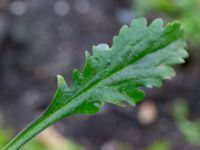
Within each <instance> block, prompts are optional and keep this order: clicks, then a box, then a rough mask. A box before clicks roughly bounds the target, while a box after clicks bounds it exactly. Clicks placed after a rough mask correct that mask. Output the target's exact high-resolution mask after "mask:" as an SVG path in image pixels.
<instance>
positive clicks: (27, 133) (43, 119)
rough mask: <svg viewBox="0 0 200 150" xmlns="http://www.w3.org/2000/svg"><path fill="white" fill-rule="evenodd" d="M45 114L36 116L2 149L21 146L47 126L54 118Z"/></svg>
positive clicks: (10, 149)
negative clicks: (49, 117)
mask: <svg viewBox="0 0 200 150" xmlns="http://www.w3.org/2000/svg"><path fill="white" fill-rule="evenodd" d="M47 118H48V117H47V116H45V115H41V116H40V117H38V118H37V119H36V120H35V121H34V122H33V123H32V124H30V125H29V126H28V127H27V128H26V129H25V130H23V131H22V132H20V133H19V134H18V135H17V136H16V137H15V138H14V139H13V140H11V141H10V142H9V143H8V144H7V145H6V146H4V147H3V149H2V150H17V149H19V148H20V147H22V146H23V145H24V144H25V143H26V142H28V141H29V140H30V139H32V138H33V137H35V136H36V135H37V134H39V133H40V132H41V131H42V130H44V129H46V128H47V127H49V126H50V125H51V124H53V123H54V122H55V121H56V120H52V119H47Z"/></svg>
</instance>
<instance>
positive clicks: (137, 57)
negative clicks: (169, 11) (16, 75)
mask: <svg viewBox="0 0 200 150" xmlns="http://www.w3.org/2000/svg"><path fill="white" fill-rule="evenodd" d="M181 37H182V31H181V30H180V25H179V23H177V22H175V23H172V24H169V25H167V26H166V27H164V26H163V21H162V20H161V19H156V20H155V21H153V22H152V23H151V25H149V26H147V21H146V19H143V18H142V19H136V20H134V21H133V22H132V23H131V25H130V27H128V26H126V25H125V26H123V27H122V28H121V30H120V32H119V35H118V36H115V37H114V40H113V44H112V47H110V48H109V46H108V45H106V44H100V45H98V46H94V47H93V56H91V55H90V54H89V52H86V64H85V66H84V68H83V71H82V73H80V72H79V71H78V70H76V69H75V70H74V72H73V81H74V83H73V85H72V86H71V87H68V86H67V84H66V83H65V81H64V78H63V77H61V76H58V89H57V91H56V94H55V96H54V98H53V100H52V102H51V104H50V105H49V107H48V108H47V110H46V111H45V112H44V113H43V114H42V115H41V116H40V117H39V118H38V119H36V120H35V121H34V122H33V123H32V124H31V125H29V126H28V127H27V128H26V129H25V130H24V131H22V132H21V133H19V134H18V135H17V136H16V137H15V138H14V139H13V140H12V141H10V143H8V144H7V145H6V146H5V147H4V148H3V150H16V149H18V148H20V147H21V146H22V145H23V144H25V143H26V142H27V141H29V140H30V139H31V138H33V137H34V136H36V135H37V134H38V133H40V132H41V131H42V130H44V129H45V128H47V127H48V126H50V125H52V124H53V123H55V122H56V121H58V120H61V119H63V118H65V117H68V116H71V115H75V114H94V113H96V112H98V111H99V110H100V108H101V107H102V106H103V104H104V103H106V102H108V103H112V104H116V105H120V106H122V104H123V103H124V102H127V103H129V104H132V105H135V103H136V102H138V101H140V100H142V99H143V98H144V92H143V91H142V90H141V89H140V88H141V87H148V88H151V87H160V86H161V85H162V79H169V78H171V77H173V76H175V72H174V70H173V69H172V67H171V65H174V64H180V63H183V62H184V58H186V57H187V56H188V54H187V52H186V51H185V50H184V47H185V46H186V44H185V42H184V41H183V40H182V38H181Z"/></svg>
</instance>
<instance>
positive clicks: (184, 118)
mask: <svg viewBox="0 0 200 150" xmlns="http://www.w3.org/2000/svg"><path fill="white" fill-rule="evenodd" d="M188 114H189V108H188V104H187V102H186V101H185V100H183V99H181V100H178V101H176V103H175V105H174V116H175V119H176V125H177V127H178V128H179V130H180V132H181V133H182V134H183V135H184V136H185V138H186V140H187V141H188V142H189V143H190V144H192V145H200V144H199V143H200V134H199V133H200V120H195V121H190V120H189V119H188Z"/></svg>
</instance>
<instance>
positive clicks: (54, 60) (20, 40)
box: [0, 0, 200, 150]
mask: <svg viewBox="0 0 200 150" xmlns="http://www.w3.org/2000/svg"><path fill="white" fill-rule="evenodd" d="M59 2H61V1H54V0H29V1H27V2H26V1H15V0H13V1H11V0H1V1H0V112H1V113H2V114H3V116H4V121H5V124H6V126H8V127H10V128H13V129H14V131H15V132H16V133H17V132H18V131H20V130H21V129H22V128H23V127H24V126H25V125H26V124H27V123H29V122H30V121H32V120H33V119H34V118H35V117H36V116H38V114H40V113H41V112H42V111H43V110H44V109H45V108H46V107H47V106H48V104H49V103H50V100H51V97H52V96H53V93H54V91H55V89H56V75H57V74H61V75H63V76H65V78H66V80H67V82H68V83H69V84H70V83H71V76H72V70H73V68H78V69H81V68H82V65H83V64H84V51H85V50H89V51H91V46H92V45H96V44H99V43H108V44H109V45H110V44H111V43H112V41H111V40H112V37H113V36H114V35H116V34H117V32H118V30H119V28H120V27H121V25H122V24H124V23H128V22H130V20H131V19H130V18H131V17H132V10H131V8H130V7H129V6H130V1H128V0H126V1H123V0H101V1H98V0H95V1H86V0H76V1H74V0H68V1H62V2H64V4H63V3H61V4H62V5H61V4H59ZM16 7H18V8H19V9H17V10H16ZM63 7H64V8H63ZM154 17H156V16H154ZM189 51H190V58H189V59H188V60H187V62H186V64H184V65H182V66H179V67H176V70H177V76H176V78H174V79H172V80H169V81H166V82H164V85H163V88H162V89H151V90H146V91H147V97H146V100H145V101H152V102H153V103H154V104H155V107H156V110H157V111H158V118H157V119H156V120H155V121H154V122H153V123H151V124H150V125H144V124H141V123H140V121H139V120H138V118H137V114H138V110H139V109H140V105H142V103H141V104H138V105H137V106H135V107H134V108H133V107H130V106H127V107H125V108H119V107H116V106H113V105H106V106H105V107H104V108H103V110H102V111H101V112H100V113H98V114H96V115H93V116H82V115H77V116H73V117H70V118H68V119H64V120H63V121H61V122H59V123H57V124H56V125H55V126H56V127H57V129H58V130H59V131H60V132H61V133H62V134H64V135H66V136H67V137H68V138H71V139H73V140H75V141H76V142H78V143H80V144H82V145H84V146H85V147H87V148H88V149H89V150H94V149H95V150H103V148H102V147H105V145H109V144H111V145H112V144H113V143H120V142H122V143H128V144H130V145H132V146H134V148H135V149H137V150H142V149H144V147H146V146H147V145H149V144H151V143H152V142H154V141H155V140H157V139H165V140H168V141H169V142H170V143H171V145H172V149H173V150H179V149H181V150H197V149H200V147H198V146H192V145H191V144H189V142H187V140H186V139H185V137H184V136H183V135H182V134H181V133H180V131H179V130H178V128H177V126H176V124H175V122H174V116H173V109H172V108H173V104H174V101H175V100H177V99H180V98H182V99H185V100H187V102H188V103H189V108H190V119H192V120H195V119H197V118H199V116H200V101H199V100H198V99H199V97H200V84H199V83H200V78H199V74H200V69H199V65H200V60H199V59H198V56H199V53H198V49H197V48H190V49H189Z"/></svg>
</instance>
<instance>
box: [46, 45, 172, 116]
mask: <svg viewBox="0 0 200 150" xmlns="http://www.w3.org/2000/svg"><path fill="white" fill-rule="evenodd" d="M140 42H141V41H140ZM170 43H171V41H170V42H169V43H168V44H166V45H165V46H162V47H158V48H157V49H156V50H154V51H152V52H150V53H145V54H144V55H143V56H141V57H139V58H138V59H136V60H134V61H130V63H129V64H127V65H126V66H123V67H120V68H119V69H118V70H116V71H114V72H111V74H109V75H108V76H106V77H105V78H104V79H102V80H98V81H97V82H95V83H94V84H93V85H91V86H89V85H88V86H89V87H87V86H86V87H85V89H84V88H82V90H81V91H80V92H79V93H77V94H76V95H75V96H72V97H71V98H70V99H69V100H68V103H66V104H65V105H63V106H62V107H60V108H59V109H57V110H56V111H55V112H54V113H53V114H50V115H49V116H48V117H47V119H48V118H49V117H51V116H56V114H57V113H59V112H62V110H63V109H65V107H66V105H69V104H70V103H71V102H72V101H74V100H75V99H77V98H79V97H81V96H82V95H84V94H86V93H88V92H89V91H90V90H91V89H93V88H96V87H98V85H99V84H101V83H102V82H103V81H105V80H107V79H108V78H109V77H111V76H113V75H114V74H115V73H117V72H120V71H122V70H123V69H125V68H127V67H129V66H130V65H131V64H132V63H135V62H137V61H139V60H141V59H142V58H144V57H145V56H146V55H148V54H152V53H154V52H156V51H157V50H159V49H162V48H165V47H167V46H168V45H169V44H170ZM126 46H128V45H126ZM118 57H119V56H118ZM111 64H112V63H111ZM72 104H73V103H72ZM76 107H77V106H76Z"/></svg>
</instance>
